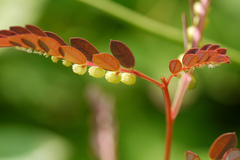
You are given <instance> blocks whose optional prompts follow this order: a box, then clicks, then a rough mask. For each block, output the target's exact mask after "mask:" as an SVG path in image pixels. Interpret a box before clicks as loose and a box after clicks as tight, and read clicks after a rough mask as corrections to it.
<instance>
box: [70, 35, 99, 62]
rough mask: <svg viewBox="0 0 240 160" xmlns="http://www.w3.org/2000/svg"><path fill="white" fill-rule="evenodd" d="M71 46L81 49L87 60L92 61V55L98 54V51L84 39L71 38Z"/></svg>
mask: <svg viewBox="0 0 240 160" xmlns="http://www.w3.org/2000/svg"><path fill="white" fill-rule="evenodd" d="M70 43H71V46H72V47H74V48H76V49H78V50H79V51H81V52H82V53H83V54H84V55H85V57H86V58H87V60H88V61H90V62H92V58H93V55H95V54H99V51H98V50H97V49H96V48H95V47H94V46H93V45H92V44H91V43H90V42H88V41H87V40H86V39H83V38H71V39H70Z"/></svg>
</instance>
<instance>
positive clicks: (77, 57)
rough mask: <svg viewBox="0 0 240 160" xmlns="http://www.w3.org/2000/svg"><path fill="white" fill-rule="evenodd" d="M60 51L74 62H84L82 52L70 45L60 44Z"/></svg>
mask: <svg viewBox="0 0 240 160" xmlns="http://www.w3.org/2000/svg"><path fill="white" fill-rule="evenodd" d="M59 51H60V53H61V54H62V55H63V56H64V58H65V59H66V60H68V61H69V62H72V63H76V64H86V63H87V58H86V57H85V56H84V54H83V53H82V52H80V51H79V50H77V49H76V48H74V47H71V46H61V47H60V48H59Z"/></svg>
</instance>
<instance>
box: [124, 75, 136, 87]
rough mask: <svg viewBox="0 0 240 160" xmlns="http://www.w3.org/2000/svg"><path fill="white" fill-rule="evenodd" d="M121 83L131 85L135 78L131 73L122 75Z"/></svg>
mask: <svg viewBox="0 0 240 160" xmlns="http://www.w3.org/2000/svg"><path fill="white" fill-rule="evenodd" d="M121 81H122V82H123V83H124V84H127V85H133V84H134V83H135V82H136V76H135V75H133V74H131V73H122V79H121Z"/></svg>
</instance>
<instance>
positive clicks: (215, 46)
mask: <svg viewBox="0 0 240 160" xmlns="http://www.w3.org/2000/svg"><path fill="white" fill-rule="evenodd" d="M218 48H220V45H219V44H214V45H212V46H210V47H209V48H208V51H210V50H215V49H218Z"/></svg>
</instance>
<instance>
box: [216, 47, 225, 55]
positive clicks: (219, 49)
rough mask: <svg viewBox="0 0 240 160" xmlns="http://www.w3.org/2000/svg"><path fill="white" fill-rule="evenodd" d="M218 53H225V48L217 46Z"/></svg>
mask: <svg viewBox="0 0 240 160" xmlns="http://www.w3.org/2000/svg"><path fill="white" fill-rule="evenodd" d="M216 51H217V53H218V54H226V53H227V49H226V48H218V49H216Z"/></svg>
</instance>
